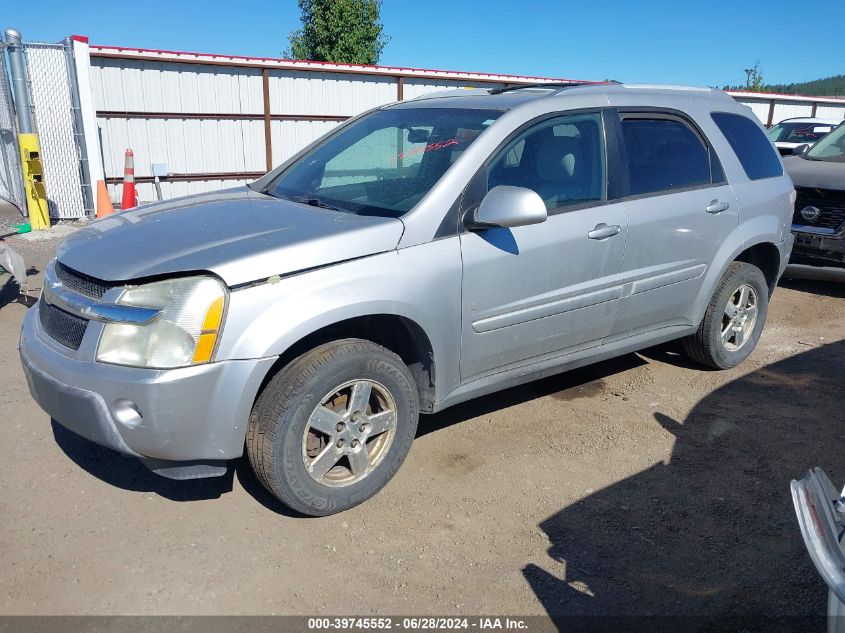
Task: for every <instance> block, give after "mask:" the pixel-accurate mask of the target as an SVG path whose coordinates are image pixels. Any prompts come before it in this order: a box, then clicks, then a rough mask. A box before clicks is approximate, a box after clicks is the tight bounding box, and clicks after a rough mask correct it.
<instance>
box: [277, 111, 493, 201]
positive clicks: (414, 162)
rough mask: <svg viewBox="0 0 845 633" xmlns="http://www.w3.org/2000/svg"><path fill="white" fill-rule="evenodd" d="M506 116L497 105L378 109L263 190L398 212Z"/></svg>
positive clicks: (288, 196)
mask: <svg viewBox="0 0 845 633" xmlns="http://www.w3.org/2000/svg"><path fill="white" fill-rule="evenodd" d="M501 115H502V112H501V111H499V110H477V109H476V110H464V109H459V108H392V109H387V110H378V111H376V112H373V113H371V114H368V115H366V116H364V117H363V118H361V119H360V120H358V121H356V122H355V123H352V124H351V125H349V126H348V127H346V128H344V129H343V130H341V131H340V132H338V133H337V134H335V135H333V136H330V137H329V138H328V139H326V140H325V141H324V142H323V143H321V144H319V145H318V146H317V147H315V148H314V149H313V150H311V151H310V152H309V153H307V154H305V155H304V156H302V157H301V158H300V159H299V160H297V161H296V162H295V163H293V164H292V165H291V166H290V167H288V168H287V169H286V170H285V171H284V172H282V173H281V174H280V175H279V176H278V177H277V178H276V179H275V180H274V181H273V182H271V183H270V185H269V186H268V187H267V189H265V193H268V194H270V195H272V196H276V197H278V198H284V199H287V200H293V201H295V202H302V203H304V204H310V205H313V206H319V207H327V208H333V209H336V210H338V211H347V212H350V213H357V214H361V215H380V216H387V217H400V216H401V215H403V214H404V213H406V212H407V211H409V210H410V209H411V208H412V207H413V206H414V205H415V204H416V203H417V202H419V200H420V199H421V198H422V197H423V196H424V195H425V194H426V193H428V191H429V190H430V189H431V188H432V187H433V186H434V184H435V183H436V182H437V181H438V180H439V179H440V177H441V176H442V175H443V174H444V173H445V172H446V170H447V169H448V168H449V167H450V166H451V165H452V163H454V162H455V161H456V160H457V158H458V156H460V155H461V153H462V152H463V151H464V150H466V148H467V147H469V146H470V144H471V143H472V142H473V141H474V140H475V139H476V138H477V137H478V135H479V134H481V133H482V132H483V131H484V130H485V129H487V127H489V126H490V125H491V124H492V123H493V122H494V121H495V120H496V119H497V118H499V117H500V116H501Z"/></svg>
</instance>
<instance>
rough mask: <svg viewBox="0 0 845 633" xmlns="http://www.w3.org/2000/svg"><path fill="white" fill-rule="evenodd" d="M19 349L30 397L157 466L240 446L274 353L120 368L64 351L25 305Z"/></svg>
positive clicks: (62, 420)
mask: <svg viewBox="0 0 845 633" xmlns="http://www.w3.org/2000/svg"><path fill="white" fill-rule="evenodd" d="M20 356H21V363H22V364H23V368H24V372H25V374H26V379H27V382H28V383H29V389H30V392H31V393H32V396H33V398H34V399H35V401H36V402H37V403H38V404H39V405H40V406H41V408H42V409H44V411H45V412H46V413H48V414H49V415H50V416H51V417H52V418H53V419H54V420H55V421H56V422H58V423H59V424H61V425H62V426H64V427H66V428H68V429H70V430H71V431H73V432H75V433H77V434H79V435H81V436H83V437H85V438H87V439H89V440H91V441H93V442H96V443H97V444H101V445H103V446H107V447H108V448H111V449H114V450H116V451H119V452H121V453H124V454H126V455H133V456H135V457H140V458H143V459H145V460H146V461H147V462H148V465H150V466H151V467H154V465H155V464H158V465H161V463H160V460H166V461H167V462H186V461H205V462H213V461H219V460H225V459H231V458H235V457H238V456H240V455H241V453H242V452H243V443H244V435H245V431H246V424H247V421H248V419H249V413H250V410H251V408H252V404H253V402H254V399H255V395H256V394H257V392H258V388H259V386H260V384H261V381H262V380H263V378H264V376H265V375H266V372H267V371H268V370H269V369H270V367H271V366H272V364H273V362H274V360H275V359H274V358H263V359H256V360H230V361H220V362H216V363H209V364H206V365H197V366H194V367H184V368H180V369H172V370H155V369H141V368H134V367H120V366H117V365H108V364H104V363H98V362H96V361H93V360H83V359H80V358H79V357H73V356H71V355H70V354H69V353H63V351H62V349H61V346H60V345H59V344H58V343H56V342H55V341H53V340H52V339H50V338H49V336H48V335H47V334H46V333H44V332H43V331H42V330H41V326H40V323H39V321H38V310H37V309H31V310H29V312H28V314H27V315H26V318H25V319H24V325H23V329H22V331H21V339H20Z"/></svg>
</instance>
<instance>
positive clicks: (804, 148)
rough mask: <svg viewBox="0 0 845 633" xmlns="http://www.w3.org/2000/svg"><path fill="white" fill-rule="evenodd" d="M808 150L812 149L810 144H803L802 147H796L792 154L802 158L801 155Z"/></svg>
mask: <svg viewBox="0 0 845 633" xmlns="http://www.w3.org/2000/svg"><path fill="white" fill-rule="evenodd" d="M808 149H810V145H809V144H808V143H801V145H799V146H798V147H796V148H794V149H793V150H792V154H793V155H794V156H800V155H801V154H803V153H804V152H806V151H807V150H808Z"/></svg>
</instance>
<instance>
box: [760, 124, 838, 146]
mask: <svg viewBox="0 0 845 633" xmlns="http://www.w3.org/2000/svg"><path fill="white" fill-rule="evenodd" d="M832 129H833V126H832V125H830V124H829V123H793V122H790V123H778V124H777V125H775V126H774V127H771V128H769V131H768V132H767V134H768V135H769V138H770V139H771V140H772V142H773V143H810V144H812V143H815V142H816V141H818V140H819V139H821V138H824V136H825V135H826V134H827V133H828V132H830V131H831V130H832Z"/></svg>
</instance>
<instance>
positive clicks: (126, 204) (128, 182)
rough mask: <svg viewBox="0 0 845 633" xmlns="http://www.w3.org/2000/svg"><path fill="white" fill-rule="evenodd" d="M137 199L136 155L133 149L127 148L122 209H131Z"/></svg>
mask: <svg viewBox="0 0 845 633" xmlns="http://www.w3.org/2000/svg"><path fill="white" fill-rule="evenodd" d="M136 202H137V201H136V199H135V157H134V154H133V153H132V150H131V149H127V150H126V162H125V164H124V168H123V200H122V201H121V203H120V210H121V211H123V210H125V209H131V208H132V207H134V206H135V204H136Z"/></svg>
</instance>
